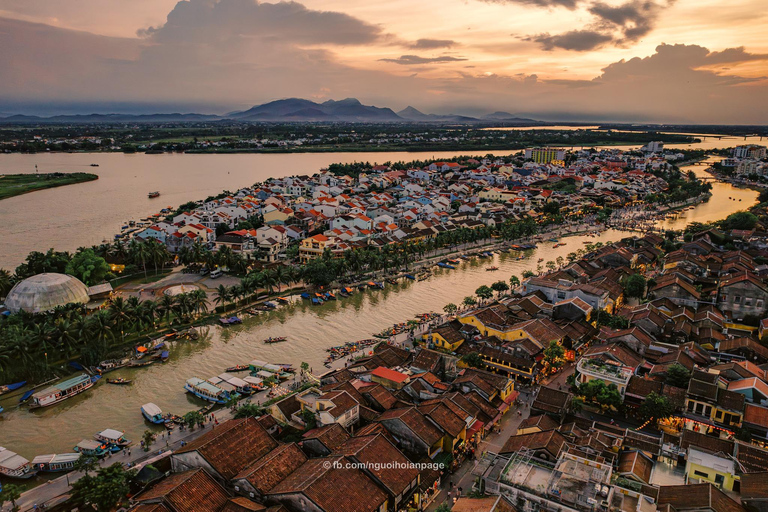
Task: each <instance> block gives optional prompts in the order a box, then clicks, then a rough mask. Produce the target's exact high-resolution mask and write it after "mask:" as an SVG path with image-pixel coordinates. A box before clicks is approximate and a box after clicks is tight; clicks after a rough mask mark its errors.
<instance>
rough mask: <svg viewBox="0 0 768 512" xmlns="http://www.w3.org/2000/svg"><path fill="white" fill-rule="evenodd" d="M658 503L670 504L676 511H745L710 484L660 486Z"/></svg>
mask: <svg viewBox="0 0 768 512" xmlns="http://www.w3.org/2000/svg"><path fill="white" fill-rule="evenodd" d="M658 503H659V505H667V504H668V505H672V506H673V507H674V509H675V510H677V511H686V510H712V511H715V512H746V509H745V508H744V507H742V506H741V505H740V504H738V503H737V502H735V501H733V500H732V499H731V498H729V497H728V496H727V495H726V494H725V493H724V492H723V491H721V490H720V489H718V488H717V487H715V486H714V485H712V484H694V485H664V486H661V487H660V488H659V499H658Z"/></svg>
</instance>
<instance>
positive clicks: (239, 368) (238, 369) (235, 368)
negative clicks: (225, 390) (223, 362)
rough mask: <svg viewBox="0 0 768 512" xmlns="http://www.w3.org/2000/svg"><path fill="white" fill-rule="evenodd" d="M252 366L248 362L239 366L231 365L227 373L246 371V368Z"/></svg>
mask: <svg viewBox="0 0 768 512" xmlns="http://www.w3.org/2000/svg"><path fill="white" fill-rule="evenodd" d="M250 368H251V367H250V366H248V365H247V364H238V365H237V366H230V367H229V368H227V373H230V372H244V371H245V370H249V369H250Z"/></svg>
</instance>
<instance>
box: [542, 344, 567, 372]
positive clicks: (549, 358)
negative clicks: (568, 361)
mask: <svg viewBox="0 0 768 512" xmlns="http://www.w3.org/2000/svg"><path fill="white" fill-rule="evenodd" d="M543 361H544V365H545V366H546V367H548V368H550V369H551V370H552V371H557V370H559V369H560V368H562V367H563V365H564V364H565V349H564V348H563V346H562V345H561V344H560V343H558V342H557V341H555V340H552V341H550V342H549V346H548V347H547V348H545V349H544V359H543Z"/></svg>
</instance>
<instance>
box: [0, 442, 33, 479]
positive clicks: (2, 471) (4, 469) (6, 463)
mask: <svg viewBox="0 0 768 512" xmlns="http://www.w3.org/2000/svg"><path fill="white" fill-rule="evenodd" d="M35 473H37V471H36V470H35V468H34V467H33V466H32V465H31V464H30V463H29V461H28V460H27V459H25V458H24V457H22V456H21V455H19V454H18V453H15V452H12V451H11V450H9V449H7V448H3V447H2V446H0V475H2V476H6V477H8V478H31V477H33V476H35Z"/></svg>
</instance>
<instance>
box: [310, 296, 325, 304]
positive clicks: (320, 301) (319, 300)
mask: <svg viewBox="0 0 768 512" xmlns="http://www.w3.org/2000/svg"><path fill="white" fill-rule="evenodd" d="M322 304H323V299H318V298H317V297H312V305H313V306H320V305H322Z"/></svg>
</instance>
